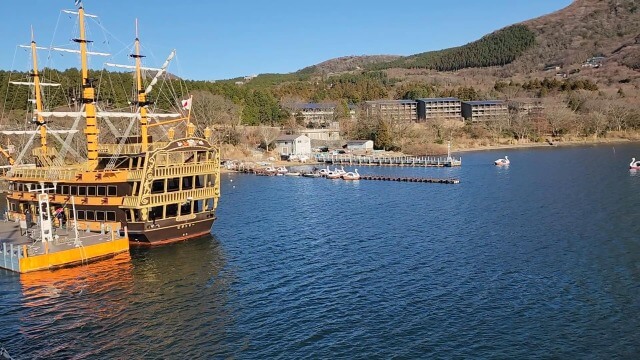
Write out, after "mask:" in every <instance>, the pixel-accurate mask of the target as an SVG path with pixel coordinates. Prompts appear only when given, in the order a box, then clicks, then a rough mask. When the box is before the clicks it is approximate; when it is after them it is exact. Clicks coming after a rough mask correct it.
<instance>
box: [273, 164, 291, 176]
mask: <svg viewBox="0 0 640 360" xmlns="http://www.w3.org/2000/svg"><path fill="white" fill-rule="evenodd" d="M276 170H277V171H278V174H283V175H284V174H286V173H288V172H289V170H287V168H286V167H284V166H280V167H279V168H277V169H276Z"/></svg>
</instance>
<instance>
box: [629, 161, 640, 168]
mask: <svg viewBox="0 0 640 360" xmlns="http://www.w3.org/2000/svg"><path fill="white" fill-rule="evenodd" d="M629 169H631V170H640V160H638V161H636V158H631V162H630V163H629Z"/></svg>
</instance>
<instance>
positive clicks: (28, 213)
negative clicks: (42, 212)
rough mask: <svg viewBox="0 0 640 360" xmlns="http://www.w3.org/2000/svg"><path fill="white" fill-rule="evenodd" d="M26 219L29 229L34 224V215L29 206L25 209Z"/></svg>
mask: <svg viewBox="0 0 640 360" xmlns="http://www.w3.org/2000/svg"><path fill="white" fill-rule="evenodd" d="M24 220H25V222H26V223H27V230H28V229H29V228H31V225H32V224H33V215H31V210H29V208H27V209H26V210H25V211H24Z"/></svg>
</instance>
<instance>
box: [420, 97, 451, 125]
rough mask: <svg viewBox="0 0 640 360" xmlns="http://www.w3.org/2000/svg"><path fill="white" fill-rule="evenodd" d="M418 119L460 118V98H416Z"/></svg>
mask: <svg viewBox="0 0 640 360" xmlns="http://www.w3.org/2000/svg"><path fill="white" fill-rule="evenodd" d="M417 102H418V121H429V120H432V119H452V120H462V112H461V109H460V99H458V98H454V97H448V98H424V99H418V100H417Z"/></svg>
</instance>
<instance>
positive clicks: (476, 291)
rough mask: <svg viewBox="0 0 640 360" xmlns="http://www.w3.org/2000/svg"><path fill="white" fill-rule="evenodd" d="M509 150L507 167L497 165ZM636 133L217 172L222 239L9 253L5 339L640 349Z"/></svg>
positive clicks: (448, 351)
mask: <svg viewBox="0 0 640 360" xmlns="http://www.w3.org/2000/svg"><path fill="white" fill-rule="evenodd" d="M504 155H508V156H509V159H511V165H510V166H509V167H496V166H493V165H492V164H493V160H495V159H497V158H500V157H504ZM632 156H635V157H637V158H640V145H638V144H615V145H611V144H609V145H597V146H580V147H566V148H564V147H562V148H552V147H549V148H536V149H521V150H501V151H499V152H496V151H486V152H477V153H465V154H462V157H463V159H462V161H463V166H462V167H460V168H412V167H402V168H400V167H360V168H359V169H358V170H359V172H360V173H361V174H378V175H388V176H399V177H416V176H422V177H455V178H459V179H460V180H461V183H460V184H457V185H445V184H425V183H404V182H380V181H365V180H360V181H355V182H347V181H342V180H326V179H310V178H295V177H256V176H253V175H244V174H225V175H223V176H222V182H223V184H222V198H221V201H220V206H219V210H218V220H217V221H216V223H215V225H214V227H213V231H212V234H213V236H212V237H205V238H202V239H197V240H193V241H188V242H184V243H179V244H174V245H169V246H164V247H159V248H152V249H134V250H133V251H132V252H131V259H129V258H128V257H126V256H125V257H118V258H115V259H112V260H109V261H106V262H99V263H95V264H90V265H88V266H83V267H81V268H73V269H63V270H59V271H54V272H45V273H40V274H27V275H16V274H12V273H9V272H4V271H0V346H4V347H5V348H6V349H7V350H9V352H10V354H11V355H12V356H14V357H15V358H16V359H51V358H63V359H66V358H74V359H93V358H127V359H138V358H139V359H143V358H144V359H146V358H152V359H155V358H180V359H182V358H228V357H230V358H261V359H266V358H293V359H298V358H349V359H376V358H381V359H388V358H396V359H403V358H496V359H498V358H597V359H600V358H630V359H631V358H637V356H638V354H639V353H640V331H639V329H640V320H639V319H640V285H639V284H640V235H639V234H640V225H639V224H640V206H639V204H640V174H636V173H634V172H631V171H630V170H628V163H629V161H630V160H631V157H632Z"/></svg>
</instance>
